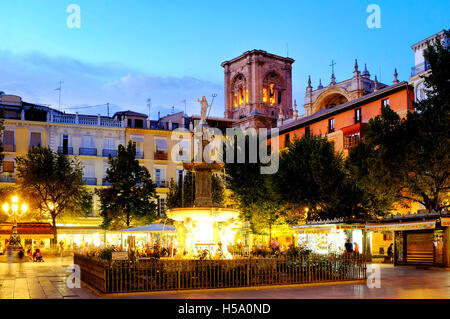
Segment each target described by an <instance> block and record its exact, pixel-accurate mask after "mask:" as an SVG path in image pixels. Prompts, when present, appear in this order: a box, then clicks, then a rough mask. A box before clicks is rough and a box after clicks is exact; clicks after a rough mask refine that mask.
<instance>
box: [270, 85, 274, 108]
mask: <svg viewBox="0 0 450 319" xmlns="http://www.w3.org/2000/svg"><path fill="white" fill-rule="evenodd" d="M274 87H275V84H273V83H270V85H269V101H270V105H274V104H275V90H274Z"/></svg>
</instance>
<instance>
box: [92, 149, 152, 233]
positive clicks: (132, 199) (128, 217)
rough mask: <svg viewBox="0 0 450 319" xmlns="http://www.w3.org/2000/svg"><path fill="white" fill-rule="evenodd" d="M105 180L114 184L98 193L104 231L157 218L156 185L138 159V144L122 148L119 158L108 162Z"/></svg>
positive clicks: (148, 221) (119, 150)
mask: <svg viewBox="0 0 450 319" xmlns="http://www.w3.org/2000/svg"><path fill="white" fill-rule="evenodd" d="M108 163H109V168H108V169H107V170H106V178H105V180H106V181H107V182H109V183H110V184H111V186H110V187H106V188H104V189H101V190H99V191H97V194H98V195H99V197H100V203H101V204H100V214H101V216H102V217H103V224H102V226H103V227H104V228H116V227H120V226H123V225H125V226H126V227H129V226H130V225H131V224H132V222H133V221H134V220H143V221H145V222H147V223H150V222H152V221H153V220H155V219H156V218H157V205H156V203H155V199H156V198H157V195H156V185H155V184H154V183H153V181H152V179H151V177H150V173H149V171H148V170H147V168H146V167H144V166H142V165H140V164H139V161H138V160H137V159H136V144H135V143H133V142H132V141H130V142H129V143H128V145H127V147H126V148H125V146H123V145H119V147H118V152H117V158H112V157H110V158H109V159H108Z"/></svg>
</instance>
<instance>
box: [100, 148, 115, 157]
mask: <svg viewBox="0 0 450 319" xmlns="http://www.w3.org/2000/svg"><path fill="white" fill-rule="evenodd" d="M102 156H103V157H109V156H111V157H117V150H105V149H103V152H102Z"/></svg>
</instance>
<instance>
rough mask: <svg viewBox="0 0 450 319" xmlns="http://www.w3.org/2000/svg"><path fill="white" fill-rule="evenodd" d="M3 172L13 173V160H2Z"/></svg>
mask: <svg viewBox="0 0 450 319" xmlns="http://www.w3.org/2000/svg"><path fill="white" fill-rule="evenodd" d="M3 173H14V162H13V161H3Z"/></svg>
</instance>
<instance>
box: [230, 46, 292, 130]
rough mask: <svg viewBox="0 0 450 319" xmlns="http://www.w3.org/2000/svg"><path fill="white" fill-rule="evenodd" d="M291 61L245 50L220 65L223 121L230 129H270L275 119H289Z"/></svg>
mask: <svg viewBox="0 0 450 319" xmlns="http://www.w3.org/2000/svg"><path fill="white" fill-rule="evenodd" d="M292 63H294V60H293V59H291V58H285V57H281V56H277V55H274V54H270V53H267V52H266V51H262V50H252V51H247V52H245V53H244V54H242V55H241V56H239V57H237V58H234V59H233V60H230V61H225V62H223V63H222V67H223V68H224V71H225V118H227V119H234V120H237V121H236V122H235V124H234V125H233V126H235V127H241V128H243V129H246V128H248V127H254V128H260V127H266V128H271V127H274V126H276V124H277V119H278V117H279V116H283V118H284V119H288V118H291V117H292V116H293V110H292Z"/></svg>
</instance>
